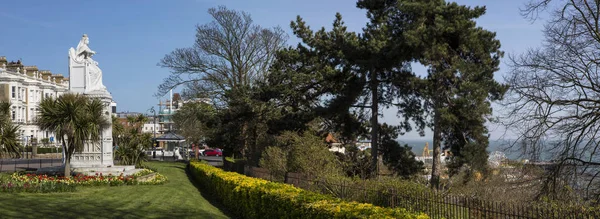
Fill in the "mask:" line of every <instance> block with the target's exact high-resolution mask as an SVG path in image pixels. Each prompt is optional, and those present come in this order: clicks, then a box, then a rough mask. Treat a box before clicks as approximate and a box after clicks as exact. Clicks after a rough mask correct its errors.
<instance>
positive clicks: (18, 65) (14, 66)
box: [6, 60, 23, 73]
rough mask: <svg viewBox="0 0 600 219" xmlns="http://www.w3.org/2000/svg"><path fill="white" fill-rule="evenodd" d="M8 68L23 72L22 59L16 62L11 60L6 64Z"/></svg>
mask: <svg viewBox="0 0 600 219" xmlns="http://www.w3.org/2000/svg"><path fill="white" fill-rule="evenodd" d="M6 69H7V70H9V71H14V72H19V73H21V69H23V64H21V60H19V61H16V62H15V61H11V62H8V63H7V64H6Z"/></svg>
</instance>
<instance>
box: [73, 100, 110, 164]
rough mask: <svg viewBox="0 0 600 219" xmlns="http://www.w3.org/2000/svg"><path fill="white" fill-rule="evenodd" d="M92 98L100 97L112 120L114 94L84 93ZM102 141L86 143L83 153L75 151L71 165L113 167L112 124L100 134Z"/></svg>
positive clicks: (106, 113)
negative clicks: (111, 104) (111, 105)
mask: <svg viewBox="0 0 600 219" xmlns="http://www.w3.org/2000/svg"><path fill="white" fill-rule="evenodd" d="M83 95H85V96H88V97H90V98H98V99H100V100H101V101H102V103H103V105H104V116H105V117H106V119H107V120H108V121H109V122H111V121H112V113H111V107H110V103H111V102H112V96H111V95H110V94H109V93H108V91H93V92H89V93H83ZM100 139H101V141H100V142H96V143H94V144H91V143H86V144H85V146H84V147H83V151H82V152H81V153H75V154H74V155H73V157H72V158H71V166H72V167H74V168H78V167H111V166H113V165H114V163H113V147H112V145H113V139H112V124H111V125H110V126H109V127H108V128H106V129H104V130H103V131H102V133H101V135H100Z"/></svg>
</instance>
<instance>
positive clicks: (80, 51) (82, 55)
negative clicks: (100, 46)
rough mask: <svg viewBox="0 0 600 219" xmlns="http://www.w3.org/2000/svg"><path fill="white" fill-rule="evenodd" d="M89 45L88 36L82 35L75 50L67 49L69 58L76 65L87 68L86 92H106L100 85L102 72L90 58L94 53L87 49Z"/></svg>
mask: <svg viewBox="0 0 600 219" xmlns="http://www.w3.org/2000/svg"><path fill="white" fill-rule="evenodd" d="M89 44H90V40H89V38H88V36H87V35H86V34H83V37H81V40H80V41H79V44H77V49H73V48H72V47H71V49H69V57H70V58H71V59H72V60H73V61H74V62H76V63H79V64H84V63H85V64H86V66H88V68H89V71H88V75H87V78H88V80H87V86H86V91H94V90H106V87H105V86H104V85H103V84H102V70H100V68H99V67H98V62H96V61H94V60H93V59H92V56H94V54H96V52H95V51H93V50H91V49H90V47H88V45H89Z"/></svg>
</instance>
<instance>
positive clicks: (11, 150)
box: [0, 102, 21, 158]
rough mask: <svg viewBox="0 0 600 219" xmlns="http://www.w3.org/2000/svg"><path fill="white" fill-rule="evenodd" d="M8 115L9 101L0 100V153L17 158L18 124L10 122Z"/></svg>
mask: <svg viewBox="0 0 600 219" xmlns="http://www.w3.org/2000/svg"><path fill="white" fill-rule="evenodd" d="M10 116H11V115H10V103H9V102H0V149H1V150H0V153H2V154H8V155H9V156H11V157H16V158H19V157H21V153H19V151H20V145H19V134H18V133H19V126H18V125H15V124H13V123H12V121H11V118H10Z"/></svg>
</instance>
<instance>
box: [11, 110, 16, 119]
mask: <svg viewBox="0 0 600 219" xmlns="http://www.w3.org/2000/svg"><path fill="white" fill-rule="evenodd" d="M15 119H17V112H16V111H15V109H13V110H12V120H15Z"/></svg>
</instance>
